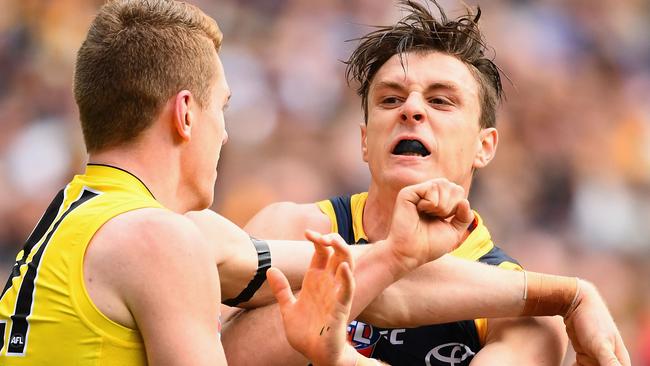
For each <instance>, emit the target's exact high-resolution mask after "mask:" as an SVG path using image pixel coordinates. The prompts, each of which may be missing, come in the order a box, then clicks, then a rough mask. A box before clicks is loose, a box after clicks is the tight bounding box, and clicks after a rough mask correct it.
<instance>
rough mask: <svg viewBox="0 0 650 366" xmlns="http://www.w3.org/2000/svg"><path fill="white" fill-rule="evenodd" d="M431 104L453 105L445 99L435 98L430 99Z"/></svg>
mask: <svg viewBox="0 0 650 366" xmlns="http://www.w3.org/2000/svg"><path fill="white" fill-rule="evenodd" d="M429 103H431V104H434V105H452V104H453V103H452V102H451V100H449V99H448V98H445V97H433V98H430V99H429Z"/></svg>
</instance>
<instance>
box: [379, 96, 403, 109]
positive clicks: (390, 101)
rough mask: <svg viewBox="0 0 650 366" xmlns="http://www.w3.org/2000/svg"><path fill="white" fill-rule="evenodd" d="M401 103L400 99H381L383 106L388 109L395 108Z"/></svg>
mask: <svg viewBox="0 0 650 366" xmlns="http://www.w3.org/2000/svg"><path fill="white" fill-rule="evenodd" d="M400 103H401V100H400V98H398V97H393V96H391V97H384V98H382V99H381V104H382V105H383V106H386V107H395V106H397V105H398V104H400Z"/></svg>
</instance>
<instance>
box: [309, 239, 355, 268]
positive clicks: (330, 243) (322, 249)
mask: <svg viewBox="0 0 650 366" xmlns="http://www.w3.org/2000/svg"><path fill="white" fill-rule="evenodd" d="M305 237H307V239H309V240H310V241H311V242H313V243H314V248H316V253H315V254H314V257H313V258H312V265H311V266H312V268H318V269H325V268H327V270H328V272H330V273H331V274H332V275H334V273H335V272H336V269H337V268H338V266H339V264H341V263H343V262H347V263H348V265H349V266H350V268H351V269H352V270H354V262H353V260H352V252H351V251H350V249H349V248H348V244H347V243H346V242H345V240H343V238H342V237H341V236H340V235H339V234H337V233H330V234H326V235H322V234H320V233H317V232H315V231H312V230H306V231H305ZM330 248H332V249H333V250H334V253H332V250H331V249H330ZM314 262H315V263H314Z"/></svg>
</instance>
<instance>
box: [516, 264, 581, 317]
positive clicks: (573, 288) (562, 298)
mask: <svg viewBox="0 0 650 366" xmlns="http://www.w3.org/2000/svg"><path fill="white" fill-rule="evenodd" d="M579 281H580V280H579V279H578V278H576V277H563V276H555V275H547V274H542V273H536V272H528V271H526V272H524V282H525V285H524V286H525V287H524V295H523V300H524V309H523V311H522V315H524V316H552V315H561V316H562V317H565V318H566V317H567V316H569V314H570V313H571V312H572V311H573V309H575V307H576V306H577V305H576V304H577V302H578V301H579V300H580V298H579V295H580V288H579V284H580V283H579Z"/></svg>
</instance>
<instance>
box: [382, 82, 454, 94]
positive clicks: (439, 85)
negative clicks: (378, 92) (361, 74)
mask: <svg viewBox="0 0 650 366" xmlns="http://www.w3.org/2000/svg"><path fill="white" fill-rule="evenodd" d="M380 88H387V89H394V90H398V91H401V92H404V93H406V92H407V90H406V87H405V86H404V85H403V84H401V83H397V82H394V81H379V82H377V85H376V86H375V89H380ZM440 89H442V90H449V91H452V92H455V93H458V92H459V91H460V88H459V87H458V86H457V85H456V84H454V83H450V82H446V81H438V82H434V83H432V84H429V85H428V86H427V87H426V89H425V90H424V93H428V92H431V91H433V90H440Z"/></svg>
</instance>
